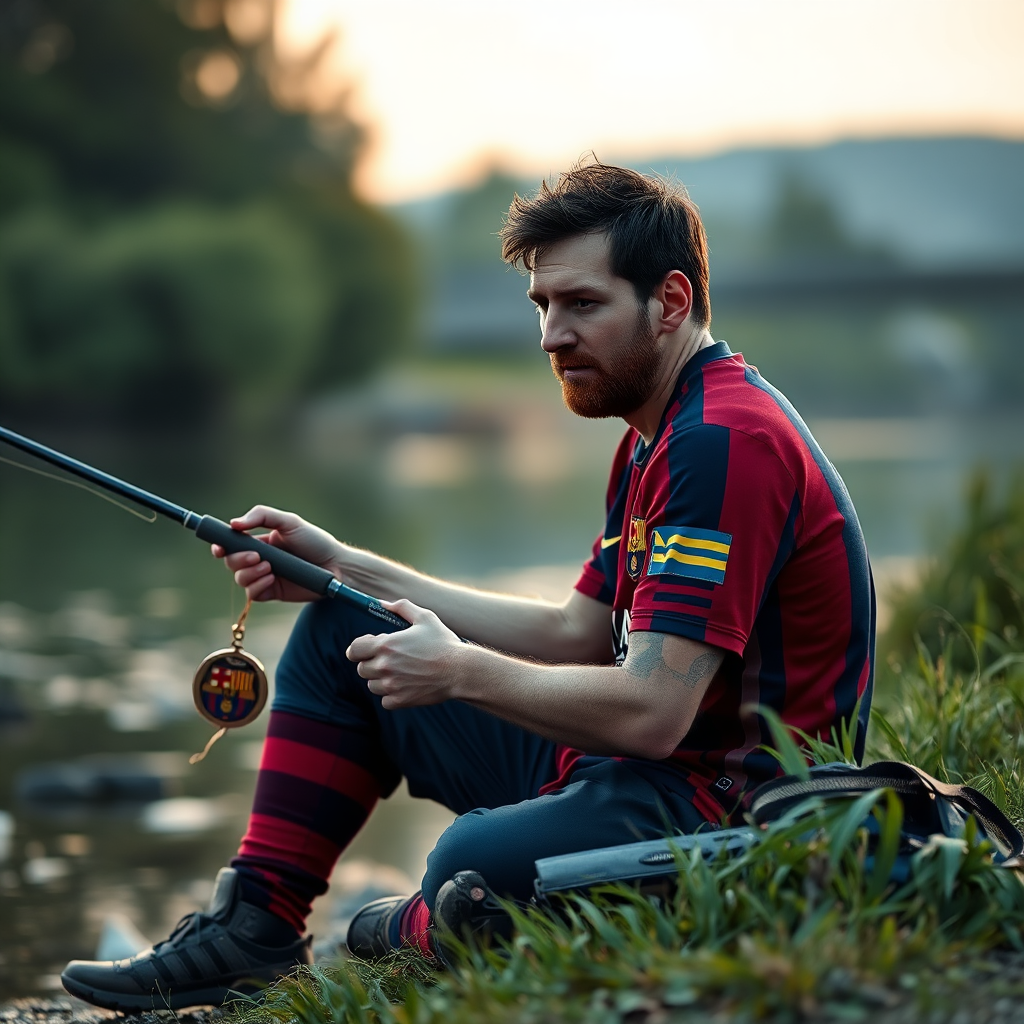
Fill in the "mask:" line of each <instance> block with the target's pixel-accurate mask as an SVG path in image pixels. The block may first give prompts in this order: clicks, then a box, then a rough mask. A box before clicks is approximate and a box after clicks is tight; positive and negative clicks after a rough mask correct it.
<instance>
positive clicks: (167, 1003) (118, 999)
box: [60, 968, 294, 1012]
mask: <svg viewBox="0 0 1024 1024" xmlns="http://www.w3.org/2000/svg"><path fill="white" fill-rule="evenodd" d="M293 969H294V968H293ZM60 981H61V984H62V985H63V986H64V988H65V989H66V990H67V991H68V992H69V993H70V994H71V995H73V996H75V997H76V998H77V999H82V1000H84V1001H85V1002H87V1003H92V1004H93V1005H94V1006H101V1007H103V1009H105V1010H119V1011H122V1012H128V1011H133V1010H134V1011H140V1010H185V1009H188V1008H189V1007H191V1006H222V1005H223V1004H224V1003H225V1002H226V1001H228V1000H229V999H232V998H235V997H237V996H244V995H250V994H254V993H256V992H261V991H262V990H263V989H264V988H266V987H267V986H268V985H270V984H271V982H269V981H262V980H257V979H253V978H240V979H239V980H238V981H237V982H236V983H235V984H234V985H231V986H225V985H218V986H217V987H216V988H203V989H196V990H193V991H191V992H181V991H180V990H179V991H178V992H177V993H174V992H168V993H167V994H166V995H164V994H161V993H151V994H149V995H143V994H142V993H139V994H138V995H131V994H129V993H127V992H107V991H105V990H103V989H97V988H91V987H89V986H88V985H83V984H82V983H81V982H79V981H76V980H75V979H74V978H66V977H65V976H64V975H63V974H62V975H61V978H60ZM246 990H248V991H246Z"/></svg>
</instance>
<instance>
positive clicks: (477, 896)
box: [431, 871, 512, 967]
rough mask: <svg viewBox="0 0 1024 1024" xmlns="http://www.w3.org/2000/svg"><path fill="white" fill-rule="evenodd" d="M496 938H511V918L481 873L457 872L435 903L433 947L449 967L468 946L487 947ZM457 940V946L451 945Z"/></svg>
mask: <svg viewBox="0 0 1024 1024" xmlns="http://www.w3.org/2000/svg"><path fill="white" fill-rule="evenodd" d="M494 936H500V937H501V938H504V939H506V940H511V938H512V918H511V917H509V915H508V912H507V911H506V910H505V908H504V907H503V906H502V905H501V904H500V903H499V902H498V900H497V898H496V897H495V895H494V893H493V892H492V891H491V888H490V886H489V885H488V884H487V882H486V881H485V880H484V877H483V875H481V874H480V873H479V872H478V871H458V872H456V873H455V876H454V877H453V878H450V879H449V880H448V881H447V882H445V883H444V885H442V886H441V888H440V890H439V891H438V893H437V899H436V900H435V901H434V914H433V924H432V925H431V945H432V946H433V948H434V951H435V952H436V954H437V956H438V958H439V959H440V960H441V962H442V963H443V964H444V965H445V966H446V967H451V966H452V959H453V954H456V955H457V951H458V949H459V948H460V947H461V946H463V945H464V944H465V943H467V942H470V943H479V944H482V945H488V944H489V943H490V940H491V939H492V938H493V937H494ZM452 940H454V943H453V942H452Z"/></svg>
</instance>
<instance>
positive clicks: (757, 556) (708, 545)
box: [630, 424, 800, 654]
mask: <svg viewBox="0 0 1024 1024" xmlns="http://www.w3.org/2000/svg"><path fill="white" fill-rule="evenodd" d="M652 454H653V456H654V458H653V461H652V464H651V465H650V466H648V467H647V469H646V472H645V474H644V482H643V484H644V486H643V490H642V492H641V494H640V496H639V497H640V501H639V502H638V507H639V508H642V509H643V513H644V515H643V518H644V519H645V520H646V522H645V532H646V547H647V550H646V553H645V560H644V563H643V569H642V571H641V574H640V577H639V579H638V580H637V587H636V591H635V593H634V596H633V605H632V608H631V611H630V619H631V628H632V629H639V630H650V631H655V632H662V633H674V634H677V635H680V636H685V637H689V638H690V639H693V640H699V641H701V642H703V643H707V644H713V645H714V646H716V647H721V648H723V649H725V650H727V651H732V652H733V653H735V654H742V653H743V651H744V648H745V647H746V645H747V641H748V640H749V638H750V634H751V631H752V630H753V627H754V620H755V618H756V617H757V614H758V610H759V609H760V607H761V604H762V601H763V599H764V596H765V595H766V594H767V592H768V590H769V587H770V585H771V582H772V581H773V580H774V578H775V576H776V575H777V574H778V572H779V570H780V569H781V568H782V565H783V564H785V561H786V560H787V559H788V558H789V555H790V554H791V553H792V550H793V547H794V536H795V527H796V518H797V516H798V515H799V511H800V510H799V500H798V492H797V488H796V484H795V483H794V481H793V478H792V476H791V475H790V473H789V471H788V470H787V469H786V467H785V465H784V464H783V462H782V461H781V459H780V458H779V457H778V455H777V454H776V453H775V452H774V451H773V450H772V449H771V448H770V447H768V445H767V444H765V442H764V441H762V440H759V439H757V438H755V437H752V436H750V435H748V434H745V433H743V432H742V431H738V430H732V429H730V428H728V427H725V426H715V425H709V424H701V425H698V426H694V427H691V428H688V429H686V430H684V431H680V432H679V433H677V434H674V435H673V436H672V437H671V438H670V439H669V443H668V444H667V445H665V446H664V447H662V448H660V449H659V450H657V451H656V452H654V453H652Z"/></svg>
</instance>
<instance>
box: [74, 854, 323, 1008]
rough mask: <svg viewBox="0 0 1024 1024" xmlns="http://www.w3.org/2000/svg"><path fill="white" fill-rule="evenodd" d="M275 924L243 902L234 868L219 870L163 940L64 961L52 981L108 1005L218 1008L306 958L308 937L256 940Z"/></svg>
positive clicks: (278, 926)
mask: <svg viewBox="0 0 1024 1024" xmlns="http://www.w3.org/2000/svg"><path fill="white" fill-rule="evenodd" d="M281 928H282V922H281V920H280V919H279V918H277V917H275V916H274V915H273V914H270V913H268V912H267V911H266V910H261V909H260V908H259V907H254V906H252V905H251V904H249V903H243V902H242V901H241V900H240V899H239V898H238V874H237V872H236V871H235V870H234V868H221V869H220V872H219V873H218V875H217V884H216V886H215V888H214V891H213V898H212V899H211V900H210V908H209V910H208V911H207V912H206V913H200V912H196V913H194V914H189V915H188V916H187V917H183V918H182V919H181V920H180V921H179V922H178V923H177V925H176V926H175V928H174V931H173V932H172V933H171V935H170V938H168V939H166V940H164V941H163V942H158V943H157V944H156V945H155V946H153V948H152V949H147V950H144V951H143V952H141V953H139V954H137V955H136V956H133V957H131V958H129V959H127V960H107V961H99V960H72V961H71V963H69V964H68V965H67V967H65V968H64V973H63V974H62V975H61V976H60V980H61V981H62V982H63V984H64V987H65V988H66V989H67V990H68V992H70V993H71V995H73V996H77V997H78V998H79V999H84V1000H85V1001H86V1002H87V1003H93V1004H94V1005H96V1006H102V1007H105V1008H106V1009H108V1010H123V1011H129V1012H130V1011H138V1010H181V1009H184V1008H185V1007H188V1006H209V1005H213V1006H220V1004H221V1003H223V1002H224V1001H225V1000H227V999H228V998H230V997H232V995H233V994H234V993H244V994H252V993H254V992H258V991H259V990H260V989H262V988H265V987H266V986H267V985H268V984H270V983H271V982H272V981H273V980H274V979H275V978H278V977H280V976H281V975H283V974H289V973H291V972H292V971H293V970H294V969H295V967H296V966H298V965H299V964H308V963H311V962H312V957H311V955H310V949H309V948H310V941H311V938H312V936H309V937H307V938H304V939H303V938H297V939H296V940H295V941H294V942H292V943H289V944H287V945H284V946H275V945H266V944H264V943H265V942H266V941H267V937H268V936H273V935H275V933H276V934H280V932H281ZM261 940H262V941H261Z"/></svg>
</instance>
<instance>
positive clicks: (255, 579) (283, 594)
mask: <svg viewBox="0 0 1024 1024" xmlns="http://www.w3.org/2000/svg"><path fill="white" fill-rule="evenodd" d="M231 527H232V529H235V530H243V531H245V532H246V533H250V532H251V531H253V530H258V529H261V528H262V529H265V530H268V531H269V532H268V533H263V534H258V535H257V536H258V537H259V539H260V540H262V541H264V542H265V543H267V544H272V545H273V546H274V547H275V548H281V549H282V550H284V551H290V552H291V553H292V554H293V555H298V557H299V558H304V559H305V560H306V561H307V562H312V563H313V564H314V565H319V566H322V567H323V568H324V569H327V570H328V571H330V572H332V573H333V574H334V575H335V576H337V577H339V578H340V576H341V571H340V555H341V551H342V545H341V543H340V542H339V541H338V540H336V539H335V538H334V537H332V536H331V535H330V534H329V533H328V532H327V531H326V530H321V529H320V527H319V526H314V525H313V524H312V523H307V522H306V520H305V519H303V518H301V517H300V516H297V515H295V513H294V512H282V511H281V510H280V509H276V508H270V507H269V506H267V505H256V506H255V507H254V508H251V509H250V510H249V511H248V512H246V513H245V515H244V516H241V517H239V518H237V519H232V520H231ZM211 550H212V551H213V554H214V556H215V557H217V558H223V559H224V564H225V565H226V566H227V567H228V569H230V570H231V571H232V572H233V573H234V574H235V582H236V583H237V584H238V585H239V586H240V587H245V592H246V595H247V596H248V597H249V598H250V599H251V600H253V601H316V600H317V599H318V598H319V595H318V594H314V593H313V592H312V591H311V590H306V589H305V588H304V587H300V586H298V585H297V584H295V583H290V582H289V581H288V580H282V579H278V577H277V576H275V575H274V574H273V572H272V571H271V569H270V564H269V563H268V562H266V561H264V560H262V559H261V558H260V556H259V554H258V553H257V552H255V551H238V552H236V553H235V554H233V555H228V554H227V553H226V552H225V551H224V549H223V548H222V547H221V546H220V545H219V544H213V545H211Z"/></svg>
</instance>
